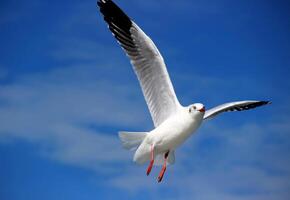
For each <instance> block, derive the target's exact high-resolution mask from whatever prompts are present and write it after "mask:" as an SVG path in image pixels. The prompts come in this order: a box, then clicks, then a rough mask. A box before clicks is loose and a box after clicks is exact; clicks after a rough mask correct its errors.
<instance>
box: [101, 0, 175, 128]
mask: <svg viewBox="0 0 290 200" xmlns="http://www.w3.org/2000/svg"><path fill="white" fill-rule="evenodd" d="M98 6H99V7H100V12H101V13H102V14H103V16H104V20H105V21H106V22H107V23H108V27H109V29H110V30H111V32H112V34H113V35H114V37H115V38H116V39H117V41H118V43H119V44H120V45H121V47H122V48H123V50H124V51H125V52H126V54H127V56H128V57H129V58H130V60H131V64H132V65H133V68H134V71H135V73H136V75H137V77H138V80H139V82H140V85H141V88H142V91H143V94H144V97H145V100H146V103H147V105H148V108H149V111H150V113H151V116H152V119H153V122H154V125H155V127H157V126H158V125H159V124H161V123H162V122H163V121H165V120H166V119H167V118H168V117H170V115H172V114H174V113H175V112H176V111H177V109H178V107H179V106H180V104H179V102H178V99H177V97H176V95H175V92H174V88H173V86H172V83H171V81H170V78H169V75H168V72H167V69H166V66H165V63H164V61H163V58H162V56H161V54H160V53H159V51H158V49H157V48H156V46H155V45H154V43H153V42H152V40H151V39H150V38H149V37H148V36H147V35H146V34H145V33H144V32H143V31H142V30H141V29H140V28H139V27H138V26H137V25H136V24H135V23H134V22H133V21H132V20H131V19H130V18H129V17H128V16H127V15H126V14H125V13H124V12H123V11H122V10H121V9H120V8H119V7H118V6H117V5H116V4H115V3H114V2H113V1H111V0H99V1H98Z"/></svg>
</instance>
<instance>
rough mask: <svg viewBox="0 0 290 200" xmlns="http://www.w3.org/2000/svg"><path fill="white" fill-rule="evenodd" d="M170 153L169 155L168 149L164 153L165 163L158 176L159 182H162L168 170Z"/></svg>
mask: <svg viewBox="0 0 290 200" xmlns="http://www.w3.org/2000/svg"><path fill="white" fill-rule="evenodd" d="M168 155H169V151H167V152H166V153H165V154H164V164H163V166H162V169H161V171H160V173H159V176H158V183H160V182H161V181H162V179H163V176H164V173H165V171H166V162H167V158H168Z"/></svg>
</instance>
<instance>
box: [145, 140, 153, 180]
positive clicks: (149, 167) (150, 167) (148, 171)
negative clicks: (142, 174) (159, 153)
mask: <svg viewBox="0 0 290 200" xmlns="http://www.w3.org/2000/svg"><path fill="white" fill-rule="evenodd" d="M153 163H154V146H153V145H152V146H151V159H150V164H149V166H148V168H147V173H146V174H147V176H148V175H149V174H150V172H151V169H152V167H153Z"/></svg>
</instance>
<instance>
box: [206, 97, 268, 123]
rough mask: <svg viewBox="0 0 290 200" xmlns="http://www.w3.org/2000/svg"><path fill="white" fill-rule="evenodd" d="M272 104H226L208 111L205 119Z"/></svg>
mask: <svg viewBox="0 0 290 200" xmlns="http://www.w3.org/2000/svg"><path fill="white" fill-rule="evenodd" d="M270 103H271V102H270V101H236V102H230V103H225V104H222V105H219V106H217V107H214V108H211V109H209V110H207V111H206V112H205V114H204V117H203V119H204V120H205V119H211V118H213V117H215V116H216V115H218V114H220V113H223V112H230V111H244V110H250V109H253V108H256V107H259V106H263V105H267V104H270Z"/></svg>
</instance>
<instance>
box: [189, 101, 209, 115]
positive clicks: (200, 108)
mask: <svg viewBox="0 0 290 200" xmlns="http://www.w3.org/2000/svg"><path fill="white" fill-rule="evenodd" d="M188 112H189V113H190V114H192V115H200V114H202V115H204V113H205V106H204V105H203V104H201V103H194V104H191V105H190V106H188Z"/></svg>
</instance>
